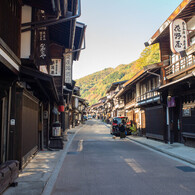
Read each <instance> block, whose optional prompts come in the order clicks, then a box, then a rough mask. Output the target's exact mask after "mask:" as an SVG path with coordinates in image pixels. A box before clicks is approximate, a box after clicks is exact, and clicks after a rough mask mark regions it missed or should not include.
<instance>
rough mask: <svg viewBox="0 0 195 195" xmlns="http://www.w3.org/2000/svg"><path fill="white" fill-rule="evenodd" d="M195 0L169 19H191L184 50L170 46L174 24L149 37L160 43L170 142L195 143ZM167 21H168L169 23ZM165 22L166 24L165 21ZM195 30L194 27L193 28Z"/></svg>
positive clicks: (161, 90) (161, 88) (151, 40)
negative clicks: (171, 30)
mask: <svg viewBox="0 0 195 195" xmlns="http://www.w3.org/2000/svg"><path fill="white" fill-rule="evenodd" d="M194 6H195V1H194V0H188V1H185V2H184V1H183V2H182V3H181V4H180V5H179V6H178V7H177V8H176V10H175V11H174V12H173V13H172V14H171V15H170V17H169V18H168V19H167V20H169V22H173V21H174V20H175V19H183V20H184V21H185V22H186V23H187V27H188V29H187V30H189V31H188V42H189V43H188V48H187V49H186V50H184V51H183V53H185V55H183V54H182V53H174V51H173V52H172V51H171V47H170V33H169V28H170V25H164V28H163V29H158V30H157V32H156V33H155V34H154V35H153V37H152V38H151V39H150V40H149V43H150V44H154V43H159V44H160V54H161V62H162V63H163V69H162V70H161V77H162V78H163V80H162V81H163V82H162V83H161V86H160V88H159V92H161V99H162V103H163V105H164V107H165V108H166V119H167V120H166V128H165V129H166V130H165V132H166V136H167V140H168V141H169V142H170V143H173V142H182V143H185V144H187V145H188V143H189V145H194V146H195V131H194V101H195V99H194V97H195V93H194V89H195V80H194V74H193V71H194V70H195V57H194V55H195V50H194V44H195V42H194V41H193V40H194V37H195V35H194V30H193V29H192V28H193V25H194V14H195V10H194ZM166 23H167V21H165V23H164V24H166ZM162 26H163V25H162ZM191 30H192V31H191Z"/></svg>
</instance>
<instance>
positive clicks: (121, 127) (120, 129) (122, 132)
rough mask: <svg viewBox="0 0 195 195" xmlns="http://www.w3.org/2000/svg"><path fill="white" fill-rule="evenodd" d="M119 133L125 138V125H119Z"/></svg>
mask: <svg viewBox="0 0 195 195" xmlns="http://www.w3.org/2000/svg"><path fill="white" fill-rule="evenodd" d="M119 131H120V138H125V137H126V136H125V126H124V124H123V123H121V124H120V125H119Z"/></svg>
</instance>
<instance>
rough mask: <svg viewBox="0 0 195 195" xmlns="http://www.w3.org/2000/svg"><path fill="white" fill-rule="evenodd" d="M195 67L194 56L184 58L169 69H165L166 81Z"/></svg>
mask: <svg viewBox="0 0 195 195" xmlns="http://www.w3.org/2000/svg"><path fill="white" fill-rule="evenodd" d="M193 65H195V57H194V55H189V56H187V57H184V58H182V59H180V60H178V61H176V62H175V63H173V64H171V65H169V66H168V67H166V68H165V72H166V79H170V78H172V77H174V76H177V75H179V74H180V73H182V72H183V71H185V70H186V69H188V68H190V67H192V66H193Z"/></svg>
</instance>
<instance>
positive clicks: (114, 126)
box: [110, 116, 131, 135]
mask: <svg viewBox="0 0 195 195" xmlns="http://www.w3.org/2000/svg"><path fill="white" fill-rule="evenodd" d="M121 123H123V125H124V126H125V131H126V134H127V135H130V134H131V131H130V128H128V127H127V123H128V118H127V117H126V116H120V117H114V118H113V119H112V121H111V129H110V134H112V135H120V131H119V124H121Z"/></svg>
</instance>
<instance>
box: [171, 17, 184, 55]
mask: <svg viewBox="0 0 195 195" xmlns="http://www.w3.org/2000/svg"><path fill="white" fill-rule="evenodd" d="M170 47H171V51H172V52H173V53H174V54H177V53H180V52H182V51H185V50H186V49H187V47H188V40H187V24H186V22H185V21H184V20H182V19H176V20H174V21H173V22H172V23H171V24H170Z"/></svg>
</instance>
